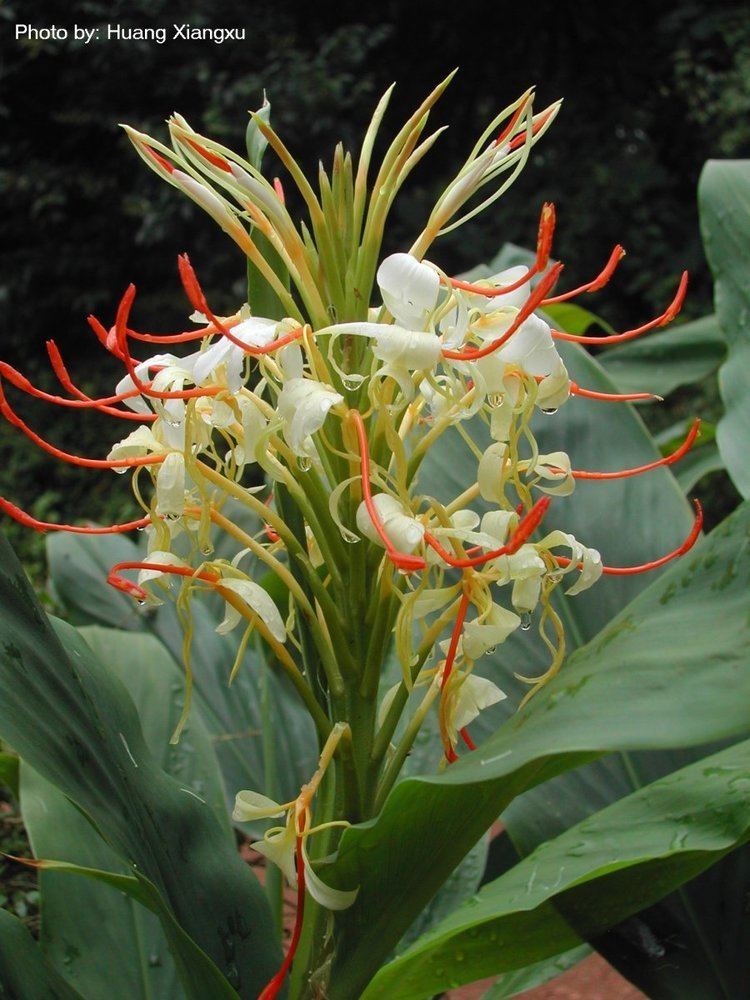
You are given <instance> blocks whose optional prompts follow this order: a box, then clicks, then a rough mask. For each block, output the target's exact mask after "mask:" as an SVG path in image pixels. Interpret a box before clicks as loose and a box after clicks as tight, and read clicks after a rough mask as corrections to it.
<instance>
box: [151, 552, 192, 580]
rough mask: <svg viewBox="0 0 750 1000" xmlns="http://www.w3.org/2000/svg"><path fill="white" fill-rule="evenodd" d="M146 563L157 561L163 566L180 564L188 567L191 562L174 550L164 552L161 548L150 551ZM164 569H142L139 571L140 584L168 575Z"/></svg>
mask: <svg viewBox="0 0 750 1000" xmlns="http://www.w3.org/2000/svg"><path fill="white" fill-rule="evenodd" d="M143 562H144V563H156V564H160V565H162V566H180V567H183V568H188V566H189V564H188V563H186V562H185V560H184V559H180V557H179V556H176V555H174V554H173V553H172V552H164V551H161V550H159V549H157V550H155V551H154V552H150V553H149V554H148V555H147V556H146V558H145V559H144V560H143ZM168 575H169V574H166V573H165V572H164V570H162V569H141V570H139V572H138V586H139V587H140V586H142V585H143V584H144V583H148V582H149V580H158V579H159V578H160V577H162V576H168Z"/></svg>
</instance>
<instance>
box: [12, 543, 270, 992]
mask: <svg viewBox="0 0 750 1000" xmlns="http://www.w3.org/2000/svg"><path fill="white" fill-rule="evenodd" d="M0 556H1V558H0V635H2V640H1V642H2V645H1V646H0V686H1V687H2V690H3V698H2V700H1V701H0V735H1V736H2V737H3V738H4V739H6V740H7V741H8V742H9V743H10V744H11V745H12V746H13V747H15V748H16V749H17V750H18V752H19V753H20V755H21V756H22V758H23V759H24V760H25V761H28V763H29V764H30V765H31V766H32V767H33V768H34V769H35V770H37V771H39V772H40V773H41V774H42V775H43V776H44V777H45V778H47V779H48V780H49V781H52V782H53V783H54V784H55V785H56V786H57V787H58V788H59V789H60V790H61V791H62V792H64V794H65V795H67V796H68V797H69V798H70V799H71V800H72V801H73V802H75V803H76V805H77V806H78V807H79V808H81V809H82V810H83V811H84V812H85V813H86V814H87V815H88V817H89V818H90V819H91V821H92V822H93V823H94V824H95V825H96V827H97V829H98V830H99V831H100V832H101V833H102V835H103V836H104V837H105V838H106V839H107V841H108V842H109V844H110V845H111V847H112V848H113V850H114V851H115V852H116V853H117V854H118V855H119V856H120V857H121V858H122V859H123V860H124V861H125V862H126V863H127V864H128V865H136V866H137V868H138V871H139V872H140V873H142V874H143V876H144V877H145V878H148V879H150V880H151V881H152V882H153V883H154V885H155V886H156V888H157V890H158V892H159V894H160V895H161V896H162V897H163V899H164V901H165V904H166V906H167V907H168V909H169V910H170V912H171V913H172V914H173V915H174V917H175V919H176V921H177V922H178V923H179V924H180V925H181V927H182V928H183V929H184V931H185V932H186V934H188V935H189V936H190V937H191V938H192V939H193V941H194V942H195V944H196V945H197V946H198V947H199V948H201V949H203V950H204V951H205V953H206V954H207V955H208V957H209V958H210V959H211V960H212V961H213V962H214V963H215V964H216V965H217V966H218V967H219V968H220V969H221V970H222V971H223V972H224V974H225V975H226V976H227V978H228V980H229V981H230V983H231V984H232V985H233V986H234V987H235V988H236V989H237V990H238V992H239V993H240V994H241V996H243V997H253V998H254V997H255V996H256V995H257V993H258V991H259V990H260V989H261V988H262V987H263V986H264V985H265V983H266V982H267V981H268V979H269V978H270V976H271V975H272V974H273V973H274V971H275V970H276V968H277V967H278V962H279V961H280V950H279V948H278V946H277V945H276V944H275V942H274V938H273V935H272V933H271V930H270V920H269V914H268V908H267V904H266V902H265V898H264V896H263V893H262V890H261V889H260V886H259V885H258V884H257V882H256V880H255V879H254V877H253V875H252V873H251V872H250V871H249V870H248V868H247V866H246V865H245V864H243V862H242V861H241V860H240V858H239V856H238V855H237V852H236V850H235V845H234V843H233V841H232V839H231V838H230V837H229V836H227V834H226V832H225V829H224V828H223V827H222V825H221V824H220V823H219V821H218V820H217V819H216V817H215V815H214V813H213V811H212V810H211V809H210V807H209V806H207V805H205V804H204V803H202V802H200V801H199V800H198V799H197V798H196V797H195V795H194V794H193V793H192V791H190V790H188V791H185V790H184V789H183V787H182V786H181V785H180V783H179V782H177V781H175V780H174V779H173V778H171V777H170V776H169V775H167V774H165V773H164V772H163V771H162V770H161V768H160V767H159V766H158V765H157V763H156V762H155V761H154V760H153V758H152V757H151V755H150V753H149V751H148V749H147V747H146V745H145V743H144V740H143V735H142V733H141V729H140V725H139V722H138V717H137V714H136V710H135V706H134V705H133V702H132V700H131V699H130V697H129V695H128V693H127V691H126V690H125V689H124V687H123V686H122V684H121V683H120V682H119V681H118V680H117V679H116V677H114V675H113V674H112V673H111V672H110V671H108V670H107V669H105V668H104V667H103V666H102V665H101V664H100V663H99V662H98V661H97V659H96V658H95V657H94V655H93V654H92V652H91V650H90V648H89V647H88V646H87V645H86V643H85V642H84V641H83V640H82V639H81V638H80V636H79V635H78V634H77V633H76V632H75V630H74V629H72V628H71V627H70V626H68V625H64V624H63V623H61V622H56V623H55V625H54V629H53V628H52V627H51V625H50V623H49V621H48V620H47V618H46V617H45V615H44V614H43V612H42V610H41V608H40V607H39V605H38V603H37V602H36V599H35V597H34V594H33V592H32V591H31V588H30V586H29V584H28V581H27V580H26V577H25V576H24V573H23V570H22V569H21V567H20V565H19V564H18V561H17V560H16V559H15V557H14V555H13V553H12V550H11V549H10V547H9V546H8V545H7V543H6V542H5V541H4V540H3V541H2V543H1V544H0Z"/></svg>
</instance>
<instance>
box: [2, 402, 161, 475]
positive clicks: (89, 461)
mask: <svg viewBox="0 0 750 1000" xmlns="http://www.w3.org/2000/svg"><path fill="white" fill-rule="evenodd" d="M0 413H2V415H3V416H4V417H5V419H6V420H7V421H8V423H9V424H13V426H14V427H18V429H19V430H21V431H23V433H24V434H25V435H26V437H27V438H29V440H31V441H33V442H34V444H35V445H37V446H38V447H39V448H41V449H42V450H43V451H46V452H48V453H49V454H50V455H54V457H55V458H60V459H62V460H63V462H69V463H70V464H71V465H79V466H81V467H82V468H87V469H127V468H131V467H135V466H139V465H159V464H160V463H161V462H163V461H164V459H165V458H166V454H164V455H140V456H138V457H133V458H116V459H106V458H84V457H83V456H81V455H72V454H71V453H70V452H68V451H63V450H62V449H61V448H57V447H55V445H53V444H50V442H49V441H46V440H45V439H44V438H43V437H41V436H40V435H39V434H37V433H36V431H33V430H32V429H31V428H30V427H29V425H28V424H27V423H25V422H24V421H23V420H21V418H20V417H19V416H18V414H17V413H16V412H15V411H14V410H13V409H12V408H11V406H10V404H9V403H8V400H7V399H6V397H5V393H4V392H3V390H2V385H1V384H0Z"/></svg>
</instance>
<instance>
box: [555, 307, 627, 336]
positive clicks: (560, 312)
mask: <svg viewBox="0 0 750 1000" xmlns="http://www.w3.org/2000/svg"><path fill="white" fill-rule="evenodd" d="M544 312H545V315H546V316H547V317H548V319H549V320H550V322H551V324H552V326H553V327H554V328H555V329H556V330H564V331H565V332H566V333H574V334H576V336H579V337H580V336H581V335H582V334H584V333H586V332H588V331H589V330H590V329H591V328H592V327H597V328H598V331H599V335H601V331H604V333H614V332H615V331H614V330H613V329H612V327H611V326H610V325H609V323H607V322H606V321H605V320H603V319H602V318H601V316H597V315H596V313H592V312H590V311H589V310H588V309H584V308H583V306H579V305H577V303H575V302H553V303H552V305H550V306H545V307H544Z"/></svg>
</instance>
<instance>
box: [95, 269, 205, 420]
mask: <svg viewBox="0 0 750 1000" xmlns="http://www.w3.org/2000/svg"><path fill="white" fill-rule="evenodd" d="M134 298H135V285H133V284H132V283H131V284H130V285H128V287H127V288H126V290H125V294H124V295H123V297H122V299H121V300H120V305H119V306H118V309H117V317H116V320H115V335H116V337H117V345H118V348H119V349H120V351H121V352H122V360H123V361H124V362H125V367H126V368H127V370H128V375H130V377H131V379H132V380H133V384H134V385H135V387H136V389H137V390H138V391H137V392H136V393H135V394H134V395H140V396H150V397H151V398H153V399H191V398H192V397H194V396H215V395H216V394H217V393H219V392H224V388H223V387H222V386H218V385H216V386H204V387H201V388H199V387H197V386H196V388H195V389H180V390H178V391H167V390H159V389H154V388H153V383H152V382H148V383H146V382H143V381H141V379H140V378H139V377H138V373H137V372H136V370H135V366H136V362H135V360H134V359H133V357H132V356H131V354H130V351H129V350H128V340H127V321H128V316H129V314H130V309H131V306H132V305H133V299H134ZM115 398H116V397H115ZM98 402H99V401H98Z"/></svg>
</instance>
